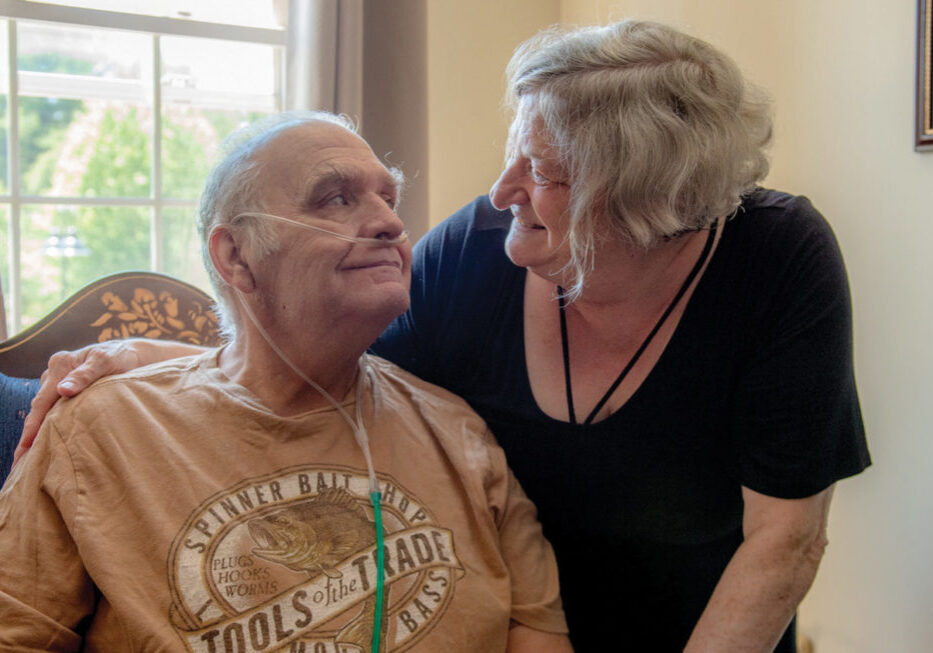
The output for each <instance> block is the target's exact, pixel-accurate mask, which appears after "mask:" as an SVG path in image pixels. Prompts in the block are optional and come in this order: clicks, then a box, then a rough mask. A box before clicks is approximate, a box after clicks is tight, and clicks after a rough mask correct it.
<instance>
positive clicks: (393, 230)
mask: <svg viewBox="0 0 933 653" xmlns="http://www.w3.org/2000/svg"><path fill="white" fill-rule="evenodd" d="M403 231H405V223H404V222H402V219H401V218H400V217H398V214H397V213H396V212H395V209H394V208H392V207H391V206H389V204H388V202H387V201H386V200H385V198H383V197H381V196H379V197H373V198H372V199H371V200H370V201H369V202H367V206H366V222H365V225H364V228H363V233H361V234H360V235H361V236H364V237H366V238H380V239H384V240H392V239H393V238H398V237H399V236H400V235H401V233H402V232H403Z"/></svg>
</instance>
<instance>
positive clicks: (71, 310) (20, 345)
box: [0, 272, 221, 378]
mask: <svg viewBox="0 0 933 653" xmlns="http://www.w3.org/2000/svg"><path fill="white" fill-rule="evenodd" d="M212 305H213V300H212V299H211V297H210V296H209V295H208V294H206V293H205V292H203V291H202V290H200V289H198V288H196V287H194V286H192V285H190V284H187V283H185V282H184V281H181V280H179V279H175V278H174V277H171V276H168V275H165V274H158V273H155V272H121V273H119V274H114V275H111V276H108V277H103V278H102V279H98V280H97V281H94V282H93V283H90V284H88V285H87V286H85V287H84V288H82V289H81V290H79V291H78V292H76V293H75V294H74V295H72V296H71V297H69V298H68V299H67V300H65V301H64V302H62V303H61V304H60V305H59V306H58V307H57V308H56V309H55V310H53V311H52V312H51V313H50V314H49V315H47V316H46V317H45V318H43V319H42V320H41V321H39V322H38V323H37V324H34V325H33V326H31V327H29V328H28V329H26V330H25V331H22V332H21V333H18V334H16V335H15V336H13V337H12V338H10V339H9V340H5V341H3V342H0V372H2V373H3V374H6V375H7V376H14V377H23V378H35V377H38V376H39V375H40V374H42V372H43V370H45V368H46V363H47V362H48V360H49V356H51V355H52V354H54V353H55V352H56V351H60V350H62V349H77V348H79V347H83V346H85V345H89V344H92V343H95V342H104V341H105V340H116V339H122V338H158V339H162V340H177V341H180V342H188V343H192V344H196V345H204V346H207V347H214V346H217V345H219V344H220V343H221V338H220V334H219V332H218V328H217V317H216V316H215V315H214V312H213V310H212Z"/></svg>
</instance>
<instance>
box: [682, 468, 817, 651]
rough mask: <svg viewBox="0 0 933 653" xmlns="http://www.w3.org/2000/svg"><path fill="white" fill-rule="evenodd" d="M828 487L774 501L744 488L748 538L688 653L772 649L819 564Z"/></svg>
mask: <svg viewBox="0 0 933 653" xmlns="http://www.w3.org/2000/svg"><path fill="white" fill-rule="evenodd" d="M832 493H833V487H832V486H830V487H829V488H827V489H826V490H823V491H822V492H820V493H819V494H815V495H813V496H811V497H807V498H805V499H777V498H774V497H769V496H765V495H763V494H759V493H758V492H755V491H753V490H750V489H748V488H745V487H743V488H742V497H743V499H744V500H745V512H744V515H743V521H742V530H743V531H744V534H745V541H744V542H743V543H742V545H741V546H740V547H739V548H738V550H737V551H736V552H735V555H734V556H733V557H732V560H731V561H730V562H729V564H728V565H727V566H726V569H725V571H724V572H723V574H722V577H721V578H720V579H719V583H718V584H717V585H716V589H715V590H714V591H713V595H712V597H711V598H710V600H709V603H708V604H707V605H706V609H705V610H704V611H703V614H702V616H701V617H700V621H699V622H698V623H697V625H696V628H694V630H693V634H692V635H691V637H690V641H689V642H687V647H686V648H685V649H684V651H685V653H695V652H697V651H704V652H707V651H729V652H730V653H745V652H752V651H755V652H758V651H760V652H761V653H765V652H768V651H773V650H774V647H775V646H776V645H777V643H778V640H780V638H781V635H782V634H783V633H784V630H785V629H786V628H787V625H788V624H789V623H790V620H791V618H793V616H794V612H795V611H796V610H797V605H798V604H799V603H800V601H801V600H802V599H803V597H804V595H805V594H806V593H807V590H809V589H810V585H811V584H812V583H813V579H814V577H815V576H816V570H817V568H818V567H819V564H820V560H821V558H822V557H823V552H824V550H825V548H826V544H827V540H826V521H827V517H828V515H829V503H830V500H831V498H832Z"/></svg>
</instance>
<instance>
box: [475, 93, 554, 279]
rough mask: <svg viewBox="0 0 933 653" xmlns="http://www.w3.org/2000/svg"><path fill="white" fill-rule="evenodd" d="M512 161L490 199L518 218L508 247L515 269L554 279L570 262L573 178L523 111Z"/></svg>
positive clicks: (536, 119) (513, 141) (514, 136)
mask: <svg viewBox="0 0 933 653" xmlns="http://www.w3.org/2000/svg"><path fill="white" fill-rule="evenodd" d="M511 129H512V133H511V137H510V139H509V141H510V149H511V152H510V156H509V160H508V163H507V164H506V167H505V170H503V171H502V174H501V175H500V176H499V179H498V180H497V181H496V183H495V184H493V187H492V189H491V190H490V192H489V197H490V199H491V200H492V203H493V205H494V206H495V207H496V208H498V209H510V210H511V211H512V215H513V216H514V218H513V220H512V224H511V227H510V229H509V235H508V237H507V239H506V242H505V249H506V253H507V254H508V256H509V258H510V259H511V260H512V262H513V263H514V264H515V265H518V266H521V267H524V268H528V269H530V270H531V271H532V272H534V273H535V274H537V275H539V276H541V277H544V278H554V281H555V283H557V282H559V281H560V280H559V279H557V278H555V275H557V273H558V272H559V271H560V270H561V268H563V267H564V266H565V265H566V264H567V262H568V260H569V258H570V255H569V246H568V243H567V206H568V202H569V198H570V185H569V184H570V180H569V176H568V174H567V172H566V170H564V168H563V167H562V165H561V164H560V161H559V159H558V156H557V153H556V152H555V151H554V150H553V149H552V148H551V146H550V145H549V144H548V142H549V139H548V135H547V132H545V131H544V123H543V121H542V120H541V118H539V117H538V116H536V115H534V112H533V111H531V110H529V107H528V106H527V105H523V107H522V110H520V111H519V113H518V116H517V117H516V118H515V121H514V122H513V123H512V127H511Z"/></svg>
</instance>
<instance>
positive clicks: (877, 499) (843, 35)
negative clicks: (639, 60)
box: [562, 0, 933, 653]
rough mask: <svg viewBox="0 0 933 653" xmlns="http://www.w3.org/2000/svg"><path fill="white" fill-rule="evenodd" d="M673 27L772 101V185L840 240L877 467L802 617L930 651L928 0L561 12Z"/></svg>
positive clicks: (932, 213) (700, 0) (583, 18)
mask: <svg viewBox="0 0 933 653" xmlns="http://www.w3.org/2000/svg"><path fill="white" fill-rule="evenodd" d="M626 15H630V16H636V17H641V18H653V19H658V20H664V21H667V22H670V23H672V24H675V25H677V26H679V27H681V28H683V29H686V30H687V31H690V32H692V33H694V34H696V35H698V36H702V37H704V38H706V39H708V40H710V41H712V42H713V43H715V44H717V45H719V46H720V47H722V48H723V49H725V50H726V51H728V52H730V53H731V54H732V55H733V56H734V57H735V58H736V60H737V61H738V62H739V64H740V66H742V68H743V69H744V70H745V72H746V74H747V75H748V76H749V77H751V78H752V79H754V80H755V81H757V82H758V83H759V84H761V85H763V86H765V87H766V88H768V89H770V90H771V91H772V93H773V95H774V98H775V105H776V117H777V130H776V144H775V147H774V148H773V169H772V173H771V175H770V177H769V179H768V184H769V185H772V186H775V187H778V188H781V189H784V190H788V191H792V192H795V193H801V194H806V195H808V196H809V197H810V198H811V199H812V200H813V201H814V203H815V204H816V206H817V207H818V208H820V209H821V210H822V212H823V213H824V214H825V215H826V216H827V218H828V219H829V221H830V222H831V223H832V225H833V227H834V228H835V230H836V233H837V235H838V237H839V240H840V243H841V245H842V249H843V252H844V254H845V257H846V261H847V264H848V268H849V276H850V281H851V285H852V290H853V301H854V308H855V343H856V370H857V377H858V384H859V390H860V394H861V397H862V408H863V412H864V416H865V421H866V425H867V427H868V430H869V438H870V446H871V450H872V455H873V458H874V467H873V468H871V469H869V471H867V472H866V473H865V474H863V475H862V476H860V477H857V478H855V479H850V480H847V481H844V482H842V483H841V484H840V486H839V488H838V490H837V492H836V498H835V501H834V506H833V511H832V515H831V519H830V532H829V539H830V547H829V550H828V553H827V555H826V557H825V559H824V562H823V566H822V569H821V571H820V575H819V577H818V579H817V582H816V584H815V586H814V588H813V590H812V591H811V593H810V596H809V597H808V598H807V599H806V601H805V602H804V605H803V608H802V610H801V623H802V625H803V627H804V628H805V629H807V630H808V631H809V633H810V634H811V635H812V636H813V637H814V639H815V640H816V645H817V646H816V650H817V651H818V653H843V652H846V653H877V652H879V651H885V652H886V651H896V652H898V653H920V652H921V651H923V652H926V651H930V650H933V619H931V618H930V615H931V613H933V612H931V611H933V329H931V325H933V288H931V281H930V280H931V278H933V257H931V255H930V245H931V243H933V238H931V237H933V202H931V194H933V152H929V153H926V154H919V153H916V152H914V151H913V132H912V129H913V106H914V90H913V78H914V64H913V61H914V49H915V47H916V45H915V44H916V41H915V38H916V36H915V30H916V2H914V1H912V0H911V1H904V2H897V3H895V2H883V1H881V0H786V1H785V2H774V0H628V1H620V2H605V1H602V2H600V1H597V0H564V1H563V2H562V19H563V20H565V21H567V22H572V23H580V24H587V23H593V22H604V21H606V20H608V19H609V18H610V17H612V18H620V17H623V16H626Z"/></svg>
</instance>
